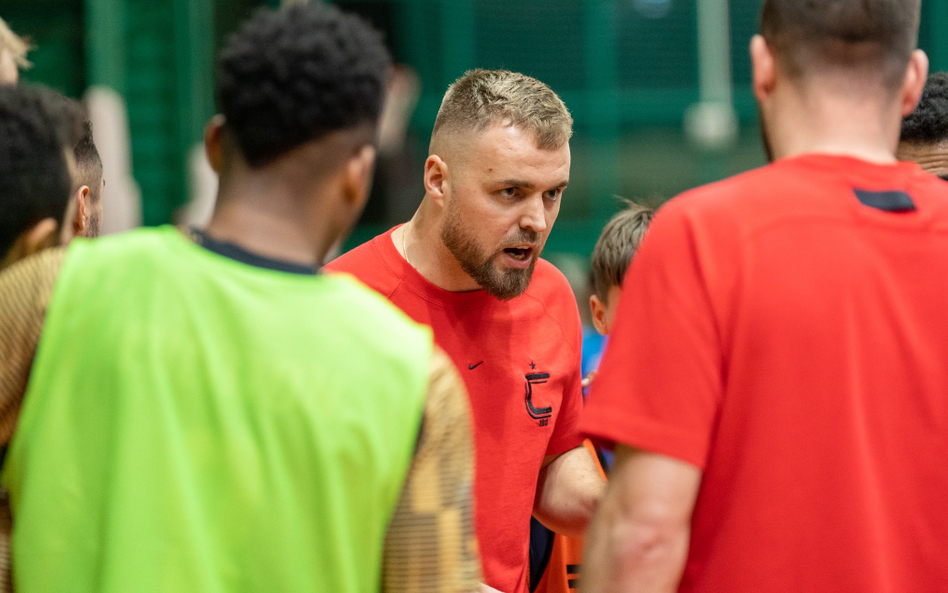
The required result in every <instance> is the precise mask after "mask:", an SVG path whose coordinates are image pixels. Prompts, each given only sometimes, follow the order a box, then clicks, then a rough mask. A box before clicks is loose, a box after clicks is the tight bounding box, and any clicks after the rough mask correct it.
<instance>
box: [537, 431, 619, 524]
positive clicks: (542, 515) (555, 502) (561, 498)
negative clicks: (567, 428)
mask: <svg viewBox="0 0 948 593" xmlns="http://www.w3.org/2000/svg"><path fill="white" fill-rule="evenodd" d="M604 490H605V480H603V479H602V477H600V475H599V470H598V469H597V468H596V464H595V462H594V461H593V458H592V455H591V454H590V453H589V451H588V450H587V449H586V448H585V447H582V446H580V447H577V448H575V449H573V450H571V451H567V452H566V453H563V454H561V455H556V456H550V457H547V458H546V459H544V460H543V468H542V469H541V470H540V479H539V480H538V482H537V495H536V499H535V500H534V503H533V516H534V517H536V518H537V520H538V521H540V523H543V524H544V525H545V526H546V527H548V528H549V529H552V530H553V531H555V532H557V533H560V534H563V535H566V536H570V537H579V536H581V535H582V534H583V533H584V532H585V531H586V526H587V525H588V524H589V520H590V519H591V518H592V515H593V513H595V512H596V508H597V507H598V506H599V499H600V498H602V494H603V492H604Z"/></svg>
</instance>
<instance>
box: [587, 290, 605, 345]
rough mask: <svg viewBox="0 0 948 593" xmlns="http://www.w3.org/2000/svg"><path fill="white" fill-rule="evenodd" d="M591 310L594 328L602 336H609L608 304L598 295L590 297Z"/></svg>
mask: <svg viewBox="0 0 948 593" xmlns="http://www.w3.org/2000/svg"><path fill="white" fill-rule="evenodd" d="M589 310H590V312H591V313H592V320H593V326H594V327H595V328H596V331H597V332H599V333H600V334H602V335H604V336H605V335H608V334H609V331H608V328H607V327H606V304H605V303H604V302H602V299H600V298H599V297H598V296H596V295H592V296H591V297H589Z"/></svg>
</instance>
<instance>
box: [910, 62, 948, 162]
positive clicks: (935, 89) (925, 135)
mask: <svg viewBox="0 0 948 593" xmlns="http://www.w3.org/2000/svg"><path fill="white" fill-rule="evenodd" d="M898 156H899V160H903V161H914V162H916V163H918V164H919V165H920V166H921V167H922V169H924V170H925V171H928V172H929V173H932V174H934V175H938V176H939V177H941V178H942V179H945V180H946V181H948V72H936V73H935V74H932V75H930V76H929V77H928V82H926V83H925V91H924V92H923V93H922V100H921V101H919V103H918V107H916V108H915V111H913V112H912V113H911V115H909V116H908V117H906V118H905V119H903V120H902V137H901V138H900V139H899V155H898Z"/></svg>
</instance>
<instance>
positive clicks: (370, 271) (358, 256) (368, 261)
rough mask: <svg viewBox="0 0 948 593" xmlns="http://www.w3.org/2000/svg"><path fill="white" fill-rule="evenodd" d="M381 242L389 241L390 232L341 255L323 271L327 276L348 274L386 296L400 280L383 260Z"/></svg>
mask: <svg viewBox="0 0 948 593" xmlns="http://www.w3.org/2000/svg"><path fill="white" fill-rule="evenodd" d="M383 241H391V231H387V232H385V233H382V234H381V235H378V236H376V237H373V238H372V239H369V240H368V241H366V242H365V243H363V244H361V245H359V246H358V247H355V248H353V249H351V250H349V251H347V252H346V253H343V254H342V255H340V256H339V257H337V258H336V259H334V260H332V261H331V262H329V263H328V264H326V265H325V266H323V271H324V272H326V273H329V274H339V273H342V274H350V275H352V276H355V277H356V278H358V279H359V280H360V281H362V282H363V283H365V284H366V285H368V286H369V287H370V288H373V289H375V290H377V291H378V292H380V293H382V294H383V295H385V296H388V295H389V294H390V292H391V291H392V290H393V289H394V287H395V286H396V285H397V284H398V282H399V281H400V278H399V277H398V274H397V273H396V272H395V270H393V269H392V267H391V266H390V265H389V263H388V262H387V261H386V259H385V254H384V253H383V248H384V244H383Z"/></svg>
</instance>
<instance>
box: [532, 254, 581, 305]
mask: <svg viewBox="0 0 948 593" xmlns="http://www.w3.org/2000/svg"><path fill="white" fill-rule="evenodd" d="M526 294H528V295H531V296H534V297H536V298H538V299H541V300H543V301H544V302H551V303H559V302H567V303H570V302H573V301H574V300H575V298H574V296H573V289H572V287H570V285H569V280H567V279H566V276H565V275H563V272H561V271H560V270H559V268H557V267H556V266H554V265H553V264H551V263H550V262H548V261H546V260H545V259H543V258H540V259H538V260H537V265H536V268H534V270H533V278H532V279H531V280H530V286H529V287H528V288H527V291H526Z"/></svg>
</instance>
